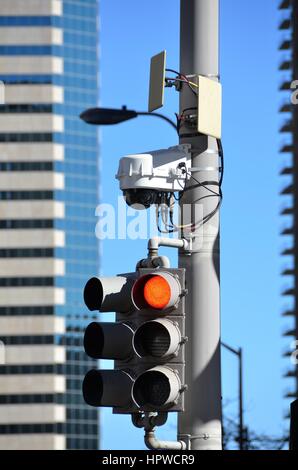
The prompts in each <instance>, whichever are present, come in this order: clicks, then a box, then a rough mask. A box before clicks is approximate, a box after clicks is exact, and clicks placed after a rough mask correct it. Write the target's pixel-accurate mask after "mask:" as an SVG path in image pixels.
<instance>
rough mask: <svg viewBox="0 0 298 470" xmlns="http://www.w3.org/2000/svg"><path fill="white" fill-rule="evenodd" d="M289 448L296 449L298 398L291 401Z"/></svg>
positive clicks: (297, 438) (297, 437)
mask: <svg viewBox="0 0 298 470" xmlns="http://www.w3.org/2000/svg"><path fill="white" fill-rule="evenodd" d="M290 450H298V400H295V401H293V402H292V403H291V427H290Z"/></svg>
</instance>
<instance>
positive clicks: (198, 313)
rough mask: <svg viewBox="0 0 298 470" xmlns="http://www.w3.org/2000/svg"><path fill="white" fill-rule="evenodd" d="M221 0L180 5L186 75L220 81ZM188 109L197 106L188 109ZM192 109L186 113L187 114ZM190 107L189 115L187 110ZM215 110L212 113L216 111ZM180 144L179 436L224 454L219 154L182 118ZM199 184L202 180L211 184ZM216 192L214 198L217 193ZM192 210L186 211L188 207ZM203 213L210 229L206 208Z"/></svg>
mask: <svg viewBox="0 0 298 470" xmlns="http://www.w3.org/2000/svg"><path fill="white" fill-rule="evenodd" d="M218 37H219V0H181V49H180V72H181V73H182V74H185V75H187V76H192V75H194V74H198V75H205V76H209V77H210V78H213V79H215V80H218V42H219V40H218ZM196 107H197V99H196V96H195V94H194V92H193V91H192V90H191V89H190V87H189V86H187V85H186V84H183V87H182V91H181V93H180V116H181V115H182V114H184V115H185V114H195V113H196V111H195V108H196ZM189 108H192V109H191V110H189ZM185 110H186V111H185ZM187 110H188V111H187ZM211 112H212V110H211ZM179 136H180V143H187V144H191V146H192V167H193V171H192V173H191V174H192V177H191V178H190V179H189V181H188V184H187V191H185V192H184V195H183V197H182V199H181V201H180V209H181V221H182V225H187V224H189V222H190V221H189V214H188V212H189V211H188V209H189V210H190V211H191V218H192V222H193V224H194V227H193V228H192V231H191V233H190V234H189V232H188V230H187V229H184V228H183V229H181V234H180V235H181V236H182V237H183V238H190V239H191V247H190V248H187V249H183V248H182V249H180V251H179V266H180V267H184V268H186V281H187V288H188V295H187V302H186V317H187V318H186V334H187V336H188V342H187V343H186V372H185V375H186V377H185V379H186V380H185V383H186V384H187V385H188V389H187V391H186V392H185V411H184V412H183V413H179V418H178V435H179V437H178V438H179V440H184V441H185V442H186V444H187V446H188V449H191V450H195V449H198V450H209V449H210V450H216V449H222V432H221V427H222V425H221V369H220V297H219V211H217V212H216V213H215V214H214V215H213V216H212V217H210V218H209V217H208V215H210V214H211V213H212V212H214V210H215V209H216V207H217V205H218V203H219V197H218V196H216V195H214V193H218V191H219V187H218V182H219V155H218V145H217V141H216V139H214V138H211V137H206V136H203V135H198V134H197V133H196V130H195V128H194V127H193V126H192V125H191V123H188V122H185V121H184V120H182V121H181V125H180V132H179ZM198 182H201V183H202V182H203V183H204V187H203V186H201V185H199V184H198ZM210 190H211V191H213V193H211V192H210ZM185 205H186V206H185ZM198 207H199V208H200V209H203V217H205V219H204V224H203V220H202V216H201V214H200V212H201V211H200V210H198V211H197V210H196V208H198Z"/></svg>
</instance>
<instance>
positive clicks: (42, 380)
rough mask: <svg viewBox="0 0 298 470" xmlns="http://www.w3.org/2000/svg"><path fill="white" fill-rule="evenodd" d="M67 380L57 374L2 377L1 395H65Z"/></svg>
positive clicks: (0, 382)
mask: <svg viewBox="0 0 298 470" xmlns="http://www.w3.org/2000/svg"><path fill="white" fill-rule="evenodd" d="M65 391H66V378H65V376H64V375H56V374H24V375H23V374H11V375H1V380H0V394H1V395H15V394H16V393H33V394H44V393H64V392H65Z"/></svg>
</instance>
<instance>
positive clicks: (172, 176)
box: [116, 144, 191, 192]
mask: <svg viewBox="0 0 298 470" xmlns="http://www.w3.org/2000/svg"><path fill="white" fill-rule="evenodd" d="M190 147H191V146H190V145H189V144H182V145H177V146H175V147H170V148H168V149H166V150H155V151H153V152H149V153H140V154H135V155H127V156H125V157H122V158H121V159H120V162H119V168H118V172H117V174H116V178H117V179H118V180H119V182H120V189H121V190H122V191H125V190H130V189H135V190H139V189H144V190H145V189H151V190H155V191H160V192H176V191H183V190H184V187H185V183H186V180H187V178H188V175H189V171H188V170H189V169H190V167H191V153H190Z"/></svg>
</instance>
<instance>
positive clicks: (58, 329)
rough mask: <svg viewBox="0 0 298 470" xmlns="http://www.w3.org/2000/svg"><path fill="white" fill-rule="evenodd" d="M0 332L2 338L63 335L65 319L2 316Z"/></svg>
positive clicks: (44, 316)
mask: <svg viewBox="0 0 298 470" xmlns="http://www.w3.org/2000/svg"><path fill="white" fill-rule="evenodd" d="M0 331H1V335H2V336H19V335H53V334H63V333H65V319H64V318H63V317H56V316H54V315H33V316H29V315H28V316H27V315H20V316H19V315H16V316H15V315H12V316H10V317H7V316H4V317H1V316H0ZM1 380H2V377H1ZM0 382H1V381H0ZM0 387H1V385H0ZM0 390H1V388H0ZM15 393H16V392H15Z"/></svg>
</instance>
